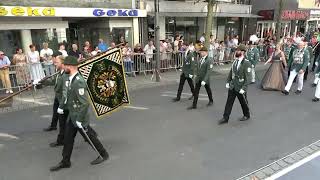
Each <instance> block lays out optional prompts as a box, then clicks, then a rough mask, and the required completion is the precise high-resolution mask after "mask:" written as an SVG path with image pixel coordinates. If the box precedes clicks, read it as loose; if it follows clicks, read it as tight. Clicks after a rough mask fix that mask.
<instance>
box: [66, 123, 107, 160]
mask: <svg viewBox="0 0 320 180" xmlns="http://www.w3.org/2000/svg"><path fill="white" fill-rule="evenodd" d="M78 131H79V132H80V134H81V135H82V137H83V138H84V139H85V140H86V141H87V142H89V141H88V139H87V138H86V136H85V135H84V134H83V132H82V130H80V129H79V128H78V127H75V126H74V125H73V123H72V121H71V119H70V120H69V121H68V122H67V124H66V131H65V132H66V134H65V138H64V146H63V151H62V157H63V160H62V162H64V163H70V158H71V154H72V150H73V144H74V138H75V137H76V135H77V132H78ZM85 131H86V133H87V135H88V137H89V139H90V140H91V141H92V143H93V145H94V146H95V147H96V148H97V150H98V152H99V153H100V155H101V156H102V157H104V156H106V155H107V151H106V150H105V149H104V147H103V145H102V144H101V142H100V140H99V139H98V137H97V133H96V132H95V131H94V130H93V129H92V128H91V127H90V126H89V125H88V127H86V128H85Z"/></svg>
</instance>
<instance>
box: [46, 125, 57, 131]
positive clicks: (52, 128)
mask: <svg viewBox="0 0 320 180" xmlns="http://www.w3.org/2000/svg"><path fill="white" fill-rule="evenodd" d="M54 130H57V128H56V127H51V126H49V127H47V128H44V129H43V131H46V132H48V131H54Z"/></svg>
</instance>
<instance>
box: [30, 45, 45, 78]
mask: <svg viewBox="0 0 320 180" xmlns="http://www.w3.org/2000/svg"><path fill="white" fill-rule="evenodd" d="M29 48H30V51H29V52H28V63H29V64H30V75H31V80H33V81H34V82H35V81H40V80H41V79H42V78H44V77H45V75H44V72H43V69H42V65H41V63H40V55H39V52H38V51H36V47H35V46H34V45H30V46H29Z"/></svg>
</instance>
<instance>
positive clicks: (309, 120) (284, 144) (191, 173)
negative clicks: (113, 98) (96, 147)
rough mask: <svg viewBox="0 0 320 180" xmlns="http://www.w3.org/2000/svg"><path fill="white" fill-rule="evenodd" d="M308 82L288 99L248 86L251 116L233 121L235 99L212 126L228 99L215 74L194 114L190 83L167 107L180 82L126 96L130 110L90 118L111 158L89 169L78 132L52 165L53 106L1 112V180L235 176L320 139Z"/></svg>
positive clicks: (237, 110)
mask: <svg viewBox="0 0 320 180" xmlns="http://www.w3.org/2000/svg"><path fill="white" fill-rule="evenodd" d="M259 76H260V78H261V74H260V75H259ZM311 78H312V77H311V76H310V75H309V79H311ZM310 83H311V80H309V82H307V83H305V89H304V91H303V93H302V94H301V95H295V94H294V93H291V94H290V95H289V96H284V95H282V94H281V93H280V92H274V91H262V90H260V89H258V88H257V85H250V87H249V90H248V101H249V104H250V108H251V109H250V110H251V113H252V119H251V120H249V121H246V122H239V121H238V118H240V117H241V116H242V111H241V107H240V104H239V102H238V101H237V100H236V101H235V105H234V108H233V112H232V115H231V117H230V123H229V124H226V125H222V126H219V125H218V124H217V121H218V120H219V119H220V118H221V117H222V114H223V110H224V105H225V102H226V98H227V97H226V96H227V90H226V89H225V78H223V79H221V78H219V79H216V78H215V77H212V80H211V87H212V89H213V91H214V92H213V94H214V105H213V106H212V107H206V104H207V103H208V98H207V96H206V92H205V89H204V88H202V89H201V95H200V100H199V102H198V109H197V110H192V111H188V110H186V108H187V107H188V106H190V105H191V103H192V102H191V101H189V100H187V98H188V97H189V96H190V90H189V87H188V85H187V83H186V84H185V89H184V93H186V94H184V95H183V98H182V100H181V102H178V103H173V102H171V99H172V98H173V97H174V96H175V94H176V91H177V88H178V84H171V85H165V86H161V87H152V88H144V89H139V90H136V91H131V92H130V98H131V101H132V104H131V107H129V108H123V109H121V110H119V111H117V112H115V113H113V114H112V115H110V116H107V117H105V118H103V119H98V120H97V119H96V118H95V117H94V116H93V115H92V116H91V123H92V126H93V127H94V129H95V130H96V131H97V132H98V134H99V137H100V138H101V140H102V143H103V144H104V145H105V146H106V148H107V150H108V151H109V153H110V155H111V159H110V160H109V161H107V162H105V163H103V164H100V165H97V166H91V165H90V162H91V161H92V160H93V159H95V158H96V155H95V153H94V151H93V150H92V149H90V147H89V145H88V144H86V143H85V142H84V140H83V139H82V137H81V136H80V135H79V134H78V135H77V138H76V142H75V147H74V151H73V154H72V159H71V160H72V167H71V168H70V169H64V170H61V171H59V172H54V173H51V172H50V171H49V168H50V167H51V166H53V165H56V164H57V163H58V162H59V161H60V160H61V151H62V148H61V147H60V148H50V147H49V143H50V142H53V141H55V139H56V135H57V131H54V132H49V133H46V132H43V131H42V129H43V128H44V127H47V126H48V125H49V121H50V118H51V113H52V112H51V111H52V110H51V106H43V107H37V108H34V109H29V110H23V111H18V112H14V113H2V114H0V121H1V126H0V162H1V163H0V180H34V179H41V180H45V179H50V180H82V179H83V180H105V179H109V180H195V179H197V180H208V179H213V180H229V179H236V178H238V177H240V176H242V175H245V174H247V173H249V172H251V171H253V170H255V169H257V168H259V167H261V166H264V165H267V164H269V163H271V162H273V161H275V160H277V159H279V158H281V157H283V156H285V155H287V154H290V153H291V152H294V151H296V150H297V149H300V148H302V147H304V146H306V145H308V144H310V143H312V142H314V141H316V140H318V139H320V134H319V129H320V119H319V105H320V104H317V103H313V102H311V99H312V98H313V95H314V89H312V88H311V87H310ZM295 87H296V85H294V86H293V88H295ZM293 90H294V89H293Z"/></svg>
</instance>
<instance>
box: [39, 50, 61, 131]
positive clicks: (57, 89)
mask: <svg viewBox="0 0 320 180" xmlns="http://www.w3.org/2000/svg"><path fill="white" fill-rule="evenodd" d="M60 55H62V53H60V52H59V51H57V52H54V53H53V54H52V58H53V61H56V58H57V57H58V56H60ZM60 64H61V63H60ZM59 66H60V65H59ZM56 68H57V69H58V70H59V71H61V68H60V67H58V66H57V65H56ZM59 75H60V74H58V75H57V77H56V83H55V86H54V92H55V97H54V101H53V114H52V119H51V123H50V125H49V127H47V128H44V129H43V131H54V130H57V124H58V121H59V114H58V112H57V109H58V107H59V103H60V101H59V99H60V97H61V95H62V88H60V86H59V85H58V86H57V83H60V82H59V81H58V79H60V78H59V77H60V76H59Z"/></svg>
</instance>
